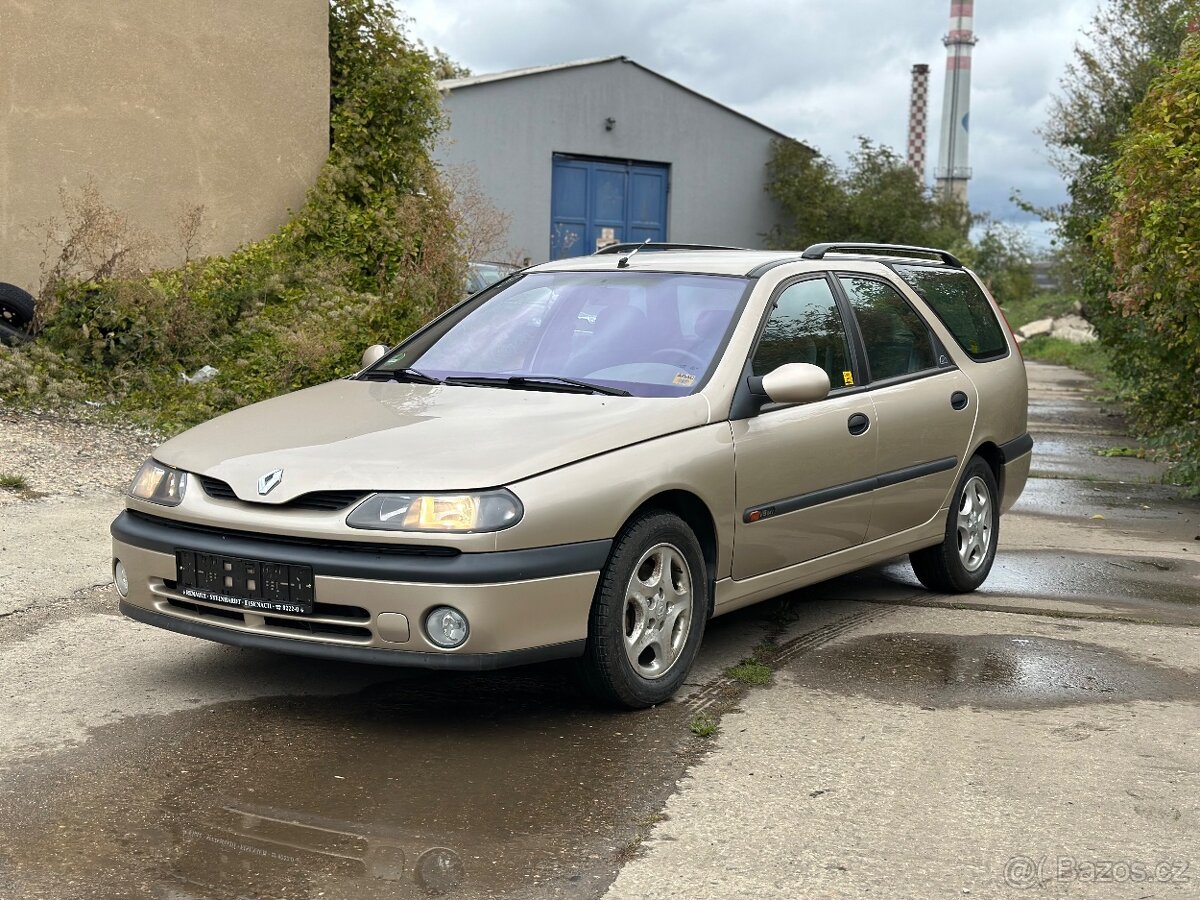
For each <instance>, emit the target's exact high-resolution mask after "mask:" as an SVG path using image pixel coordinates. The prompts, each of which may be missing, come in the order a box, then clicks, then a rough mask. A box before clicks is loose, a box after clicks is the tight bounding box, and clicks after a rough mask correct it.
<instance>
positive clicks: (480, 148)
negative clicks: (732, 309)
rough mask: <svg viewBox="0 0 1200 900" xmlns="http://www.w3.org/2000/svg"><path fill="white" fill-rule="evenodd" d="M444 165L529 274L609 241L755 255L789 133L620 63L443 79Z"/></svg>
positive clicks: (773, 212)
mask: <svg viewBox="0 0 1200 900" xmlns="http://www.w3.org/2000/svg"><path fill="white" fill-rule="evenodd" d="M440 87H441V89H442V91H443V92H444V100H443V103H444V106H445V109H446V111H447V113H448V114H449V119H450V129H449V134H448V136H447V139H446V140H445V141H444V142H443V144H442V146H441V147H440V149H439V151H438V158H439V161H440V162H442V163H443V164H444V165H447V166H459V165H465V166H469V167H473V168H474V169H475V171H476V173H477V176H478V182H479V185H480V187H481V188H482V190H483V191H484V193H485V194H487V195H488V197H489V198H490V199H491V201H492V202H493V203H494V204H495V205H496V206H497V207H498V208H499V209H500V210H502V211H503V212H505V213H506V214H507V215H508V216H509V217H510V227H509V234H508V249H509V252H510V254H511V255H513V256H516V257H527V258H528V259H529V260H530V261H532V262H541V261H544V260H547V259H559V258H562V257H567V256H580V255H583V254H586V253H592V252H594V251H595V250H596V249H597V248H598V247H601V246H603V245H604V244H606V243H610V242H614V241H641V240H645V239H646V238H651V239H653V240H655V241H663V240H667V241H673V242H679V243H710V244H727V245H733V246H740V247H762V246H763V245H764V240H765V235H766V233H767V232H769V231H770V230H771V228H772V226H773V225H775V223H776V222H777V221H778V219H779V210H778V209H777V207H776V206H775V204H774V202H773V201H772V200H771V198H770V197H769V196H768V195H767V193H766V191H765V190H764V182H765V176H766V168H765V167H766V164H767V161H768V159H769V158H770V154H771V142H772V140H773V139H776V138H786V135H783V134H781V133H780V132H777V131H775V130H774V129H771V128H768V127H767V126H766V125H763V124H761V123H759V122H756V121H754V120H753V119H751V118H749V117H748V116H745V115H743V114H742V113H739V112H737V111H736V110H733V109H730V108H729V107H727V106H723V105H722V104H720V103H718V102H716V101H715V100H712V99H710V98H708V97H705V96H703V95H702V94H699V93H697V92H696V91H693V90H691V89H689V88H687V87H685V86H683V85H681V84H679V83H678V82H675V81H672V80H671V79H670V78H666V77H664V76H663V75H660V74H658V73H657V72H654V71H652V70H651V69H648V68H646V67H645V66H642V65H639V64H638V63H636V62H634V61H633V60H631V59H628V58H626V57H624V56H612V57H607V58H604V59H594V60H587V61H584V62H576V63H567V64H564V65H554V66H541V67H538V68H531V69H518V70H514V71H510V72H500V73H497V74H492V75H479V76H473V77H469V78H458V79H453V80H450V81H443V82H441V84H440Z"/></svg>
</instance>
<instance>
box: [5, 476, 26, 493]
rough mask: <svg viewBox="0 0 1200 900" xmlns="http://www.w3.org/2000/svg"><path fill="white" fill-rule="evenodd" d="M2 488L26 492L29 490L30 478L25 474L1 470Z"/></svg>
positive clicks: (14, 491) (15, 491)
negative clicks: (14, 473)
mask: <svg viewBox="0 0 1200 900" xmlns="http://www.w3.org/2000/svg"><path fill="white" fill-rule="evenodd" d="M0 490H5V491H12V492H13V493H14V494H16V493H24V492H25V491H28V490H29V480H28V479H27V478H26V477H25V476H24V475H13V474H11V473H10V472H0Z"/></svg>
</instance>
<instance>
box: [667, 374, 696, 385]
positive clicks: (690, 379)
mask: <svg viewBox="0 0 1200 900" xmlns="http://www.w3.org/2000/svg"><path fill="white" fill-rule="evenodd" d="M695 380H696V376H695V375H689V374H688V373H687V372H676V373H675V377H674V378H672V379H671V384H679V385H683V386H684V387H688V386H689V385H691V384H692V383H694V382H695Z"/></svg>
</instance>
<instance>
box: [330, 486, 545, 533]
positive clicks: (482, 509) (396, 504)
mask: <svg viewBox="0 0 1200 900" xmlns="http://www.w3.org/2000/svg"><path fill="white" fill-rule="evenodd" d="M524 513H525V510H524V508H523V507H522V506H521V501H520V500H518V499H517V498H516V496H514V495H513V494H512V493H510V492H509V491H505V490H498V491H483V492H481V493H478V494H374V495H372V496H370V497H368V498H367V499H366V500H364V501H363V502H362V503H360V504H359V505H358V507H357V508H355V510H354V511H353V512H352V513H350V515H349V516H347V517H346V524H347V525H349V526H350V527H351V528H367V529H372V530H375V531H431V532H443V533H448V534H471V533H474V532H482V531H501V530H503V529H505V528H509V527H511V526H513V525H516V524H517V522H519V521H521V516H522V515H524Z"/></svg>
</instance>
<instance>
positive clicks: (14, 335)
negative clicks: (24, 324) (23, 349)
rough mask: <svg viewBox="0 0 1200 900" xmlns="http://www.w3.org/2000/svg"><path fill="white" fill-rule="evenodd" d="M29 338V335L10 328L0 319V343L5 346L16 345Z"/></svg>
mask: <svg viewBox="0 0 1200 900" xmlns="http://www.w3.org/2000/svg"><path fill="white" fill-rule="evenodd" d="M27 340H29V335H27V334H26V333H25V332H24V331H19V330H18V329H16V328H10V327H9V326H8V325H5V324H4V321H3V320H0V344H2V345H4V346H6V347H17V346H20V345H21V344H23V343H25V342H26V341H27Z"/></svg>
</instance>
